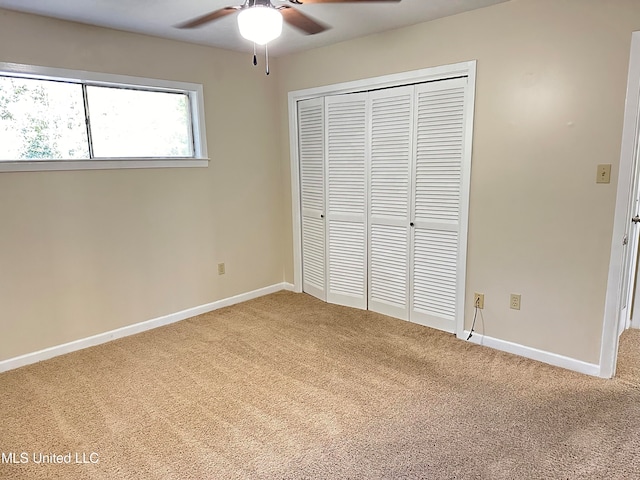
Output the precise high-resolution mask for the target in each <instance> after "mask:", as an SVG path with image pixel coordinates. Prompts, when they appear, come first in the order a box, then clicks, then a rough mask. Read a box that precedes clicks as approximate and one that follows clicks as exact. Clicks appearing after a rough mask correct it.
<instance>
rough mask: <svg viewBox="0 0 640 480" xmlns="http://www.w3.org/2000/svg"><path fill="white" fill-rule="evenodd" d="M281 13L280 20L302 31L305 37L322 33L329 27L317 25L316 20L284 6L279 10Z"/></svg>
mask: <svg viewBox="0 0 640 480" xmlns="http://www.w3.org/2000/svg"><path fill="white" fill-rule="evenodd" d="M279 10H280V13H282V18H283V19H284V21H285V22H287V23H288V24H289V25H291V26H293V27H296V28H297V29H299V30H302V31H303V32H304V33H306V34H307V35H315V34H316V33H320V32H324V31H325V30H328V29H329V27H328V26H326V25H322V24H321V23H318V22H317V21H316V20H314V19H313V18H311V17H310V16H308V15H305V14H304V13H302V12H301V11H300V10H296V9H295V8H291V7H288V6H286V5H284V6H282V7H280V8H279Z"/></svg>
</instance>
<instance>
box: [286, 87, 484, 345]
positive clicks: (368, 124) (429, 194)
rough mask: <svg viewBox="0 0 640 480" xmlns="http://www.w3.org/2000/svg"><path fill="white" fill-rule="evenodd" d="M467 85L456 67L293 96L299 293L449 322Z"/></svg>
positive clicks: (458, 289) (460, 241)
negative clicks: (422, 77) (419, 79)
mask: <svg viewBox="0 0 640 480" xmlns="http://www.w3.org/2000/svg"><path fill="white" fill-rule="evenodd" d="M469 89H470V85H469V78H468V76H460V77H457V78H444V79H438V80H437V81H431V82H423V83H416V84H412V85H404V86H393V87H392V88H381V89H375V90H374V89H372V90H369V91H360V92H355V93H342V94H336V95H325V96H318V97H316V98H308V99H303V100H299V101H297V102H296V104H297V105H296V108H297V112H296V113H297V115H296V119H297V131H296V133H297V138H296V141H297V145H296V147H297V151H296V153H297V155H296V157H297V162H298V172H299V185H300V189H299V191H300V229H301V256H300V257H301V263H302V290H303V291H304V292H307V293H309V294H311V295H314V296H316V297H318V298H320V299H322V300H324V301H327V302H330V303H336V304H340V305H346V306H350V307H356V308H361V309H369V310H373V311H376V312H380V313H383V314H386V315H390V316H393V317H397V318H401V319H404V320H410V321H412V322H417V323H420V324H423V325H428V326H431V327H434V328H438V329H441V330H446V331H450V332H453V331H455V330H456V325H457V323H456V322H457V319H458V318H459V316H460V315H462V313H463V312H461V311H460V310H461V309H462V305H463V299H464V271H465V263H466V231H467V225H466V218H467V210H468V189H469V174H470V158H471V155H470V153H471V152H470V145H471V141H470V138H471V132H470V130H471V128H470V126H471V119H470V118H469V117H470V115H471V113H472V111H473V110H472V105H470V102H472V99H473V95H472V94H470V92H469Z"/></svg>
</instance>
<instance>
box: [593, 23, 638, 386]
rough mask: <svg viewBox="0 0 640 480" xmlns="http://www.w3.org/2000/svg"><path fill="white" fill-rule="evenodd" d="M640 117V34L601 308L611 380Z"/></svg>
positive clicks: (603, 360) (603, 371)
mask: <svg viewBox="0 0 640 480" xmlns="http://www.w3.org/2000/svg"><path fill="white" fill-rule="evenodd" d="M639 114H640V32H633V34H632V37H631V55H630V60H629V79H628V82H627V100H626V103H625V112H624V127H623V130H622V149H621V152H620V169H619V172H618V191H617V195H616V209H615V214H614V220H613V237H612V240H611V257H610V260H609V277H608V280H607V293H606V297H605V305H604V321H603V327H602V344H601V348H600V376H601V377H604V378H611V377H612V376H613V375H614V374H615V371H616V360H617V357H618V322H619V320H620V312H621V307H622V305H621V302H622V288H623V287H622V286H623V284H624V282H623V279H622V275H623V271H624V258H625V246H624V245H623V239H624V236H625V234H626V233H627V230H628V227H629V215H630V212H629V205H630V200H631V198H630V197H631V194H632V192H631V190H632V187H633V176H634V175H633V170H634V157H635V152H636V138H637V128H638V117H639Z"/></svg>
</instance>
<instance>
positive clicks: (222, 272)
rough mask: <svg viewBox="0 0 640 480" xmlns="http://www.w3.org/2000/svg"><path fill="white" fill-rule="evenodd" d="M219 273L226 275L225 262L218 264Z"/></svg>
mask: <svg viewBox="0 0 640 480" xmlns="http://www.w3.org/2000/svg"><path fill="white" fill-rule="evenodd" d="M218 275H224V263H219V264H218Z"/></svg>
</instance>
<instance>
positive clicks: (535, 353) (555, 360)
mask: <svg viewBox="0 0 640 480" xmlns="http://www.w3.org/2000/svg"><path fill="white" fill-rule="evenodd" d="M468 336H469V332H468V331H466V330H465V332H464V337H462V340H466V339H467V337H468ZM458 338H460V337H458ZM469 342H471V343H476V344H478V345H484V346H485V347H490V348H493V349H495V350H501V351H503V352H507V353H513V354H515V355H520V356H521V357H525V358H530V359H532V360H537V361H539V362H543V363H548V364H549V365H554V366H556V367H562V368H566V369H568V370H573V371H575V372H579V373H584V374H587V375H592V376H594V377H598V376H600V365H596V364H595V363H587V362H583V361H582V360H576V359H575V358H571V357H565V356H563V355H558V354H557V353H551V352H547V351H545V350H538V349H537V348H532V347H527V346H525V345H520V344H518V343H512V342H507V341H506V340H500V339H498V338H493V337H487V336H485V335H480V334H479V333H477V332H473V336H472V337H471V338H470V339H469Z"/></svg>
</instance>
